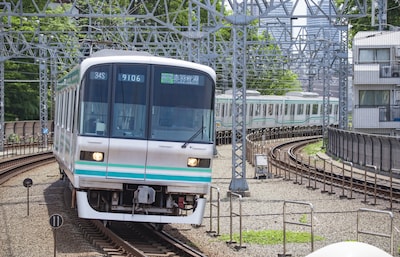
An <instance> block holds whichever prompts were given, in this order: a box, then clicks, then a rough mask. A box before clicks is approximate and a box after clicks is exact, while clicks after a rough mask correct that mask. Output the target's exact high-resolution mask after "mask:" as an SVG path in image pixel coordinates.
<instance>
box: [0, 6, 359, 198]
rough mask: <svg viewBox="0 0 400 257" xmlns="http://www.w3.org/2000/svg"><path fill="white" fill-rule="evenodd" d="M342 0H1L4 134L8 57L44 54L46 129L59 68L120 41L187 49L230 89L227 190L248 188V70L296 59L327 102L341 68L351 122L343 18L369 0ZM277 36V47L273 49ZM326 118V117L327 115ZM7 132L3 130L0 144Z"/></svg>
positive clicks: (155, 49) (169, 52) (132, 46)
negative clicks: (257, 36) (251, 34)
mask: <svg viewBox="0 0 400 257" xmlns="http://www.w3.org/2000/svg"><path fill="white" fill-rule="evenodd" d="M173 2H176V3H174V4H172V3H173ZM342 2H343V3H341V4H340V6H338V5H337V4H336V1H335V0H318V1H315V0H268V1H267V0H241V1H239V0H226V1H225V0H183V1H170V0H154V1H151V0H131V1H129V0H128V1H110V0H100V1H92V0H75V1H74V0H70V1H68V0H53V1H50V0H12V1H3V2H0V16H1V19H2V22H1V24H0V123H1V127H0V135H4V131H3V128H4V126H3V125H4V86H5V83H12V82H13V81H12V80H9V81H7V80H5V71H4V64H5V63H6V62H12V61H15V60H19V59H23V60H25V61H26V60H27V59H32V60H33V61H32V62H36V63H38V65H39V74H38V81H39V84H40V92H39V93H40V120H41V121H42V123H41V124H42V133H46V131H47V127H46V126H47V118H48V116H49V113H48V109H49V108H48V106H47V102H48V95H49V90H50V91H51V90H53V88H54V86H55V85H56V78H57V77H58V74H59V73H60V71H65V70H68V69H70V68H71V66H72V65H73V64H76V63H77V62H79V61H80V60H81V59H82V58H84V57H85V56H88V55H90V53H92V52H94V51H97V50H99V49H103V48H114V49H128V50H143V51H147V52H150V53H152V54H155V55H161V56H168V57H176V58H181V59H186V60H190V61H194V62H199V63H202V64H206V65H209V66H211V67H212V68H214V69H215V70H216V71H217V74H218V87H219V89H226V88H228V87H232V89H233V92H234V99H235V100H234V108H233V128H232V129H233V133H232V135H233V137H234V138H233V141H232V153H233V157H232V182H231V185H230V190H232V191H235V192H245V191H248V185H247V182H246V167H245V156H246V155H245V147H244V144H245V136H246V123H245V119H246V117H245V113H246V112H245V104H246V98H245V95H246V88H247V87H246V81H247V80H248V79H250V78H251V79H253V80H254V79H257V78H258V77H260V74H262V72H263V71H265V69H267V68H268V69H290V70H292V71H293V72H295V73H296V74H298V76H299V78H300V79H301V80H302V84H303V88H304V89H305V90H307V91H312V90H314V89H315V84H318V83H319V84H320V85H322V94H323V95H324V96H325V99H326V100H325V101H324V110H325V112H327V110H328V105H329V96H330V95H331V93H332V92H331V91H332V85H331V83H332V81H333V78H337V80H336V81H337V83H336V85H335V87H336V90H337V91H338V92H339V98H340V101H341V105H340V106H341V109H340V115H339V117H340V121H339V126H340V127H341V128H347V97H348V94H347V92H348V85H347V77H348V75H349V72H348V71H349V68H348V53H347V51H348V48H347V47H348V26H347V25H348V24H347V23H348V20H349V19H350V18H358V17H363V16H365V15H366V10H367V0H352V1H348V0H345V1H342ZM313 19H320V20H324V21H326V22H327V24H328V26H326V25H321V24H319V25H318V24H312V23H309V22H308V21H311V20H313ZM61 24H62V25H61ZM26 25H29V26H26ZM250 30H251V31H253V32H254V31H255V30H256V31H258V32H259V33H265V32H266V33H267V34H270V31H274V33H273V37H265V38H264V39H263V40H256V41H254V40H250V38H248V35H249V31H250ZM227 33H228V35H229V34H230V37H227V36H226V34H227ZM271 44H274V45H277V46H278V47H279V49H280V51H271V50H270V49H269V48H268V46H270V45H271ZM272 62H273V63H274V65H270V64H271V63H272ZM328 123H329V120H327V119H324V125H326V126H327V125H328ZM324 127H325V126H324ZM3 140H4V136H1V138H0V143H1V146H3V142H4V141H3Z"/></svg>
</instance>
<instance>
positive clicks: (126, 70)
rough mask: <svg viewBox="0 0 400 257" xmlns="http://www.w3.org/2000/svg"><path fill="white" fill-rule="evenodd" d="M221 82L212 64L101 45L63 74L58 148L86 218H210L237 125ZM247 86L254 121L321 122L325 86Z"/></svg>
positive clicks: (332, 103)
mask: <svg viewBox="0 0 400 257" xmlns="http://www.w3.org/2000/svg"><path fill="white" fill-rule="evenodd" d="M215 87H216V74H215V72H214V70H213V69H211V68H210V67H207V66H204V65H200V64H195V63H192V62H187V61H182V60H175V59H170V58H163V57H155V56H151V55H149V54H146V53H138V52H132V51H114V50H102V51H99V52H97V53H95V54H94V55H93V56H91V57H89V58H87V59H85V60H83V61H82V62H81V63H80V64H79V65H77V66H76V67H75V68H74V69H73V70H72V71H71V72H69V73H68V74H67V75H66V76H64V77H63V78H61V79H60V80H59V82H58V85H57V88H56V109H55V113H56V115H55V119H54V148H53V152H54V155H55V157H56V159H57V161H58V163H59V166H60V171H61V173H62V174H64V175H65V176H64V177H67V178H68V180H69V181H70V183H71V185H72V189H73V190H72V193H73V199H74V200H75V199H76V202H73V205H74V206H75V205H76V207H77V209H78V215H79V217H81V218H89V219H100V220H104V221H112V220H117V221H118V220H119V221H134V222H149V223H154V224H159V225H162V224H165V223H188V224H201V223H202V219H203V215H204V210H205V206H206V201H207V200H206V195H207V194H208V192H209V190H210V186H211V177H212V159H213V156H214V149H215V135H216V132H223V131H230V130H232V115H233V111H232V94H231V93H229V92H227V93H225V94H219V95H217V96H215V91H216V90H215ZM246 94H247V97H246V102H247V104H246V124H247V128H248V129H257V128H267V127H270V128H273V127H282V126H288V127H290V126H311V125H312V126H321V125H322V121H323V115H322V113H323V99H322V97H320V96H318V95H316V94H313V93H300V92H292V93H288V94H287V95H286V96H264V95H260V94H259V93H258V92H257V91H248V92H247V93H246ZM328 106H329V108H328V109H329V123H330V124H335V123H337V114H338V100H337V99H335V98H330V100H329V105H328Z"/></svg>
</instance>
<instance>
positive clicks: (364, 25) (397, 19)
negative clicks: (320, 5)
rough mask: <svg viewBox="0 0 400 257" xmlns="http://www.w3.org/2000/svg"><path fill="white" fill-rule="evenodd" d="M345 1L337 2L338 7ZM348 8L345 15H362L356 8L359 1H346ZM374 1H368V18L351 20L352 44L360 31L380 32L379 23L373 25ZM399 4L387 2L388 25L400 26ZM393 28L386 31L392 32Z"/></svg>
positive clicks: (350, 40) (395, 1)
mask: <svg viewBox="0 0 400 257" xmlns="http://www.w3.org/2000/svg"><path fill="white" fill-rule="evenodd" d="M344 2H345V0H336V3H337V6H340V5H342V4H343V3H344ZM346 2H347V3H346V6H347V7H348V10H344V13H347V14H353V15H356V14H360V13H361V12H360V10H359V9H358V8H355V7H356V6H357V3H358V2H359V1H358V0H349V1H347V0H346ZM371 2H372V1H371V0H367V10H366V12H367V16H363V17H360V18H353V19H350V20H349V24H350V25H351V29H350V33H349V43H350V44H351V42H352V39H353V38H354V35H355V34H357V32H359V31H373V30H378V29H379V28H378V26H377V25H378V21H376V20H375V26H372V25H371V6H372V3H371ZM399 4H400V2H399V1H398V0H393V1H387V24H390V25H392V26H395V27H396V26H397V27H399V26H400V15H399ZM390 29H391V26H385V27H384V30H390Z"/></svg>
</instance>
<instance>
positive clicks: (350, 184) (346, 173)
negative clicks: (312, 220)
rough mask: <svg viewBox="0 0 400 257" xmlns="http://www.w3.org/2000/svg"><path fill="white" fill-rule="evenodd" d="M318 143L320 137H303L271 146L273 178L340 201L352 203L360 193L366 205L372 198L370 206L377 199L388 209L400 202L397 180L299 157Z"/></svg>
mask: <svg viewBox="0 0 400 257" xmlns="http://www.w3.org/2000/svg"><path fill="white" fill-rule="evenodd" d="M320 139H321V137H319V136H316V137H305V138H299V139H295V140H291V141H285V142H281V143H278V144H276V145H274V146H272V147H271V150H270V152H269V157H270V162H271V168H270V169H271V170H272V171H273V170H275V175H276V176H281V177H283V178H284V179H287V180H294V183H296V184H307V188H310V189H314V190H315V189H317V188H322V189H321V192H322V193H331V194H333V193H336V192H338V194H339V196H340V197H341V198H350V199H351V198H353V193H360V194H363V195H364V201H365V202H368V201H370V200H371V197H372V198H373V204H376V201H377V199H384V200H387V201H389V202H390V204H391V205H392V203H399V202H400V180H399V179H397V178H394V177H393V174H378V172H375V170H374V169H373V167H368V168H366V169H357V168H355V167H353V166H352V164H351V163H347V162H334V161H332V160H331V159H321V158H318V157H317V156H316V157H311V156H308V157H304V156H302V155H301V154H300V150H301V149H302V148H303V147H304V146H305V145H306V144H309V143H313V142H315V141H318V140H320ZM334 188H335V190H334ZM391 207H392V206H391Z"/></svg>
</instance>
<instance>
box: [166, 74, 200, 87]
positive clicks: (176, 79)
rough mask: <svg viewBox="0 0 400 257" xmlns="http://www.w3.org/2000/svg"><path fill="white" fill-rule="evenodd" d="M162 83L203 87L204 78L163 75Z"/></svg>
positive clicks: (185, 75) (186, 75)
mask: <svg viewBox="0 0 400 257" xmlns="http://www.w3.org/2000/svg"><path fill="white" fill-rule="evenodd" d="M161 83H162V84H179V85H194V86H202V85H203V84H204V78H203V77H202V76H199V75H190V74H173V73H161Z"/></svg>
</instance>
